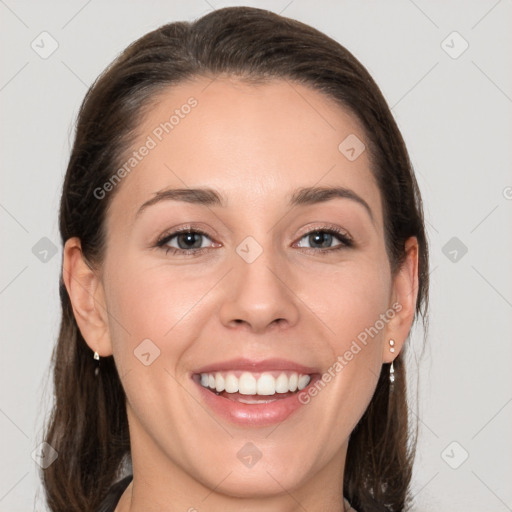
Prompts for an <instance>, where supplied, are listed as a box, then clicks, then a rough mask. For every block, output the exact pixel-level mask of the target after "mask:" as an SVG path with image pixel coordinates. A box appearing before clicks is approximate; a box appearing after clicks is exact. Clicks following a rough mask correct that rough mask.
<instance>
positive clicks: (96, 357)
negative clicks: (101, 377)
mask: <svg viewBox="0 0 512 512" xmlns="http://www.w3.org/2000/svg"><path fill="white" fill-rule="evenodd" d="M93 357H94V359H95V360H96V361H98V366H96V368H95V369H94V376H95V377H97V376H98V373H100V355H99V354H98V352H96V351H94V356H93Z"/></svg>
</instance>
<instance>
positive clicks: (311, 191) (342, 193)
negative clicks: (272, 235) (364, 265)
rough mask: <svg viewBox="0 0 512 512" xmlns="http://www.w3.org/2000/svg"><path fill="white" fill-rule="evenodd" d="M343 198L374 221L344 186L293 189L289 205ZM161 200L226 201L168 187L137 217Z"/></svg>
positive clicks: (214, 203) (210, 194) (358, 198)
mask: <svg viewBox="0 0 512 512" xmlns="http://www.w3.org/2000/svg"><path fill="white" fill-rule="evenodd" d="M336 198H342V199H350V200H352V201H355V202H357V203H358V204H360V205H361V206H363V207H364V209H365V210H366V211H367V213H368V215H369V216H370V218H371V220H372V222H373V221H374V217H373V212H372V210H371V208H370V206H369V205H368V203H367V202H366V201H365V200H364V199H363V198H362V197H361V196H359V195H358V194H356V193H355V192H354V191H353V190H351V189H348V188H344V187H303V188H299V189H296V190H294V191H293V193H292V194H291V196H290V199H289V206H292V207H293V206H307V205H312V204H318V203H324V202H326V201H330V200H331V199H336ZM161 201H183V202H186V203H192V204H197V205H201V206H218V207H225V206H226V201H225V200H224V198H223V197H222V195H220V194H219V193H218V192H217V191H216V190H214V189H211V188H168V189H164V190H159V191H158V192H155V194H154V196H153V197H152V198H151V199H149V200H148V201H146V202H145V203H144V204H143V205H142V206H141V207H140V208H139V209H138V211H137V213H136V217H137V216H139V215H140V214H141V213H142V211H144V210H145V209H147V208H148V207H150V206H152V205H154V204H156V203H159V202H161Z"/></svg>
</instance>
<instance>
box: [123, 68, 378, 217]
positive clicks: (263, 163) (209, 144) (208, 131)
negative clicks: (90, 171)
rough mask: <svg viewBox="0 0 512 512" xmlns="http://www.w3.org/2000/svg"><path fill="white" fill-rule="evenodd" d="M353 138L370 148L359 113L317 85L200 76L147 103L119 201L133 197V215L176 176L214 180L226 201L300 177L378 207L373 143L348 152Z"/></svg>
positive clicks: (260, 196) (274, 194) (249, 198)
mask: <svg viewBox="0 0 512 512" xmlns="http://www.w3.org/2000/svg"><path fill="white" fill-rule="evenodd" d="M345 141H348V143H347V142H345ZM347 144H348V146H351V147H354V148H355V151H356V152H357V153H359V152H360V151H361V150H362V149H363V148H364V144H365V135H364V131H363V129H362V127H361V125H360V123H359V121H358V120H357V119H356V118H355V117H354V116H353V115H351V114H350V113H349V112H348V111H346V110H345V109H343V108H342V107H340V106H339V105H338V104H337V103H335V102H334V100H332V99H330V98H328V97H327V96H325V95H324V94H322V93H320V92H318V91H316V90H313V89H311V88H309V87H306V86H303V85H299V84H296V83H292V82H289V81H285V80H272V81H269V82H266V83H258V84H251V83H246V82H242V81H240V80H237V79H234V78H229V77H217V78H215V79H212V78H197V79H194V80H192V81H187V82H184V83H180V84H178V85H174V86H172V87H169V88H168V89H166V90H164V91H162V92H160V93H159V94H158V95H157V96H155V98H154V99H153V101H152V102H151V103H150V105H149V107H148V108H147V109H146V112H145V115H144V117H143V118H142V119H141V120H140V123H139V126H138V127H137V138H136V141H135V143H134V144H133V145H132V146H131V147H130V150H129V151H128V153H127V155H126V159H125V161H124V162H122V164H126V163H127V162H128V159H130V160H131V162H130V164H133V166H132V165H127V166H126V168H127V170H128V171H129V172H127V173H125V174H126V177H125V178H123V182H122V183H121V185H122V187H121V188H122V190H119V191H118V194H117V195H116V197H115V198H114V203H116V202H123V201H124V202H125V203H127V204H125V208H124V209H123V210H124V212H123V215H126V214H127V209H128V210H129V214H130V215H132V216H133V215H135V212H136V210H137V209H138V207H139V206H140V205H141V204H142V203H144V202H145V201H147V200H148V199H149V198H151V196H152V195H153V194H155V193H156V192H157V191H158V190H162V189H164V188H168V187H173V186H175V187H179V188H187V187H208V188H214V189H217V190H219V191H220V192H221V194H222V196H223V197H225V198H226V206H228V207H229V206H233V207H237V206H244V207H247V206H249V205H253V206H255V207H256V206H257V207H267V206H269V205H275V204H277V203H280V202H282V201H285V200H288V199H289V196H290V193H291V192H292V190H293V189H296V188H298V187H312V186H343V187H346V188H350V189H352V190H354V191H355V192H356V193H357V194H359V195H361V196H363V197H365V199H366V201H367V202H369V203H373V205H374V207H375V210H376V213H378V212H380V210H381V207H380V197H379V192H378V189H377V186H376V184H375V180H374V178H373V175H372V173H371V171H370V161H369V155H368V151H366V150H362V152H361V153H360V154H359V156H357V158H356V159H353V158H348V157H347V155H348V156H349V157H353V152H352V153H350V152H349V153H348V154H347V152H346V149H347ZM351 147H350V148H348V149H351ZM144 148H147V149H144ZM135 153H137V155H135ZM142 153H144V155H143V156H141V154H142ZM130 155H132V156H131V157H130ZM122 164H121V165H122ZM379 215H380V214H379Z"/></svg>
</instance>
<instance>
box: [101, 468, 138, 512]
mask: <svg viewBox="0 0 512 512" xmlns="http://www.w3.org/2000/svg"><path fill="white" fill-rule="evenodd" d="M132 478H133V476H132V475H128V476H127V477H125V478H123V479H122V480H119V482H116V483H115V484H114V485H113V486H112V487H111V488H110V490H109V491H108V494H107V495H106V496H105V499H104V500H103V501H102V502H101V505H100V507H99V508H98V511H97V512H114V510H115V508H116V505H117V503H118V502H119V498H120V497H121V494H123V492H124V490H125V489H126V488H127V487H128V485H129V483H130V482H131V481H132Z"/></svg>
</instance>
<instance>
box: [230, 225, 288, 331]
mask: <svg viewBox="0 0 512 512" xmlns="http://www.w3.org/2000/svg"><path fill="white" fill-rule="evenodd" d="M256 236H257V237H258V239H259V240H257V239H256ZM256 236H247V237H246V238H244V239H243V240H242V241H241V242H240V243H239V244H238V245H237V246H236V248H235V254H233V269H232V271H231V272H230V280H229V285H228V286H229V289H228V293H227V296H226V299H225V301H224V303H223V305H222V308H221V316H222V321H223V323H224V324H225V325H229V324H231V325H232V324H239V323H240V322H244V323H246V324H248V325H249V326H250V327H251V328H252V329H253V330H255V331H261V330H264V329H265V328H267V326H269V325H271V324H272V323H274V322H275V323H280V324H290V325H291V324H294V323H296V322H297V319H298V308H297V303H296V297H295V295H294V294H293V293H292V288H291V286H292V283H287V276H289V274H288V272H287V271H286V263H285V258H283V257H282V255H281V254H280V253H279V251H276V250H275V246H274V243H273V238H272V231H270V232H265V231H264V230H260V232H259V234H258V235H256ZM260 242H261V243H260Z"/></svg>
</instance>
